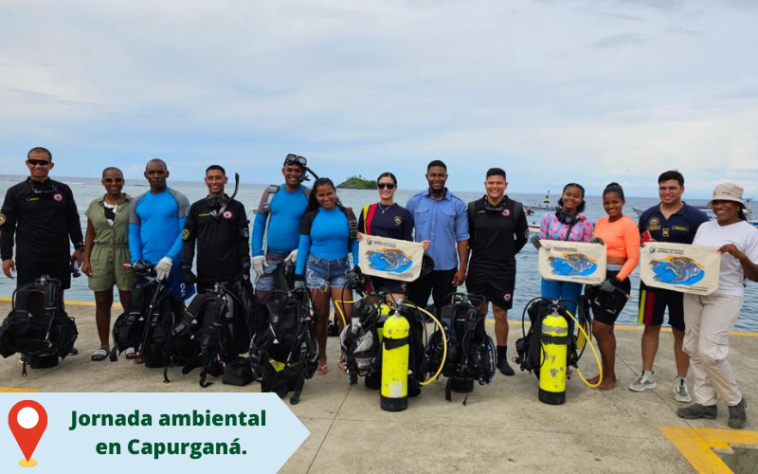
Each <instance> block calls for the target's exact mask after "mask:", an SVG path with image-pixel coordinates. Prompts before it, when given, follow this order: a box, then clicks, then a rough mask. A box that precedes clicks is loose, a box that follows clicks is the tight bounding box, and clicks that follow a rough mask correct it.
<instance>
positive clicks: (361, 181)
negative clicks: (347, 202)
mask: <svg viewBox="0 0 758 474" xmlns="http://www.w3.org/2000/svg"><path fill="white" fill-rule="evenodd" d="M337 188H339V189H376V180H373V179H365V178H364V177H363V176H361V175H358V176H351V177H349V178H347V179H346V180H345V181H343V182H342V183H340V184H338V185H337Z"/></svg>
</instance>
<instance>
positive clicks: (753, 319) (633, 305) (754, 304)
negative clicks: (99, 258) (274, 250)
mask: <svg viewBox="0 0 758 474" xmlns="http://www.w3.org/2000/svg"><path fill="white" fill-rule="evenodd" d="M23 179H25V178H24V177H21V176H0V192H2V195H3V196H4V195H5V191H6V190H7V189H8V188H9V187H11V186H13V185H14V184H16V183H18V182H20V181H22V180H23ZM53 179H57V180H59V181H62V182H64V183H66V184H68V185H69V186H70V187H71V189H72V190H73V192H74V198H75V199H76V203H77V206H78V208H79V216H80V219H81V224H82V231H84V230H86V224H87V218H86V217H85V216H84V211H85V210H86V209H87V207H88V206H89V203H90V202H91V201H92V200H93V199H96V198H100V197H102V195H103V194H104V193H105V190H104V188H103V186H102V184H100V180H99V179H91V178H58V177H54V178H53ZM231 181H233V179H232V178H230V183H229V184H228V185H227V193H228V194H231V193H232V192H233V190H234V184H233V183H232V182H231ZM306 184H307V183H306ZM169 186H170V187H172V188H175V189H176V190H178V191H180V192H182V193H184V194H185V195H186V196H187V197H188V198H189V200H190V202H195V201H197V200H199V199H202V198H203V197H205V196H206V195H207V193H208V190H207V188H206V186H205V184H204V183H202V182H181V181H171V180H169ZM266 187H267V185H262V184H249V183H246V182H244V181H243V182H242V183H241V184H240V189H239V192H238V194H237V198H236V199H237V200H238V201H240V202H242V203H243V204H244V205H245V208H246V209H248V211H249V212H248V217H249V218H250V219H251V220H252V219H253V213H252V210H253V209H254V208H257V206H258V203H259V201H260V198H261V195H262V194H263V191H264V190H265V189H266ZM448 187H449V188H450V189H451V190H452V191H453V193H454V194H455V195H456V196H458V197H459V198H461V199H462V200H463V201H465V202H469V201H473V200H475V199H479V198H481V197H482V196H483V194H484V190H482V191H457V190H456V188H455V179H454V178H451V179H450V180H449V181H448ZM124 191H126V192H127V193H129V194H130V195H131V196H133V197H136V196H138V195H140V194H142V193H144V192H146V191H148V185H147V182H146V181H145V180H142V179H140V180H129V181H127V183H126V185H125V186H124ZM416 192H418V191H413V190H405V189H402V188H399V189H398V191H397V193H396V194H395V201H396V202H398V203H399V204H400V205H402V206H404V205H405V203H406V202H407V201H408V198H410V197H411V196H413V195H414V194H415V193H416ZM338 195H339V197H340V200H341V201H342V203H343V204H344V205H345V206H350V207H353V209H354V210H355V211H356V214H357V213H358V212H359V210H360V209H361V208H362V207H363V206H365V205H366V204H371V203H374V202H376V201H377V200H378V195H377V192H376V191H375V190H355V189H340V190H338ZM509 196H510V197H511V198H513V199H516V200H518V201H521V202H523V203H524V204H525V205H527V206H528V205H529V204H534V203H541V202H542V200H543V199H544V197H545V196H544V194H509ZM558 197H559V196H558V195H557V194H556V193H554V194H553V195H551V200H552V202H553V204H554V203H555V202H556V201H557V200H558ZM586 200H587V208H586V210H585V214H586V215H587V217H588V218H589V219H590V220H591V221H593V222H594V221H595V220H596V219H598V218H599V217H602V216H604V215H605V212H604V211H603V205H602V198H601V197H599V196H587V197H586ZM657 203H658V199H655V198H633V197H628V198H627V202H626V207H625V208H624V213H625V214H627V215H629V216H630V217H632V218H633V219H634V220H635V221H636V220H637V216H636V215H635V213H634V211H633V208H637V209H647V208H648V207H650V206H653V205H655V204H657ZM689 203H690V204H693V205H702V204H704V201H702V200H700V201H691V202H689ZM545 212H546V211H543V210H540V211H536V212H535V214H533V215H531V216H528V220H529V223H530V224H539V221H540V219H541V218H542V216H543V215H544V213H545ZM251 230H252V229H251ZM516 261H517V276H516V290H515V294H514V303H513V309H512V310H511V311H509V312H508V318H509V319H514V320H520V319H521V316H522V311H523V309H524V306H525V305H526V303H527V302H528V301H529V300H530V299H532V298H534V297H536V296H539V293H540V276H539V273H538V271H537V251H536V250H535V249H534V247H532V246H531V245H530V244H527V245H526V247H524V249H523V250H522V251H521V253H519V254H518V255H517V257H516ZM631 280H632V298H631V299H630V300H629V303H627V305H626V307H625V308H624V311H623V312H622V313H621V315H620V316H619V318H618V324H637V313H638V308H637V304H638V299H637V297H638V295H639V291H638V288H639V273H638V271H636V270H635V272H634V273H633V274H632V276H631ZM14 288H15V282H14V281H13V280H9V279H7V278H6V277H5V276H4V275H0V296H11V295H12V294H13V290H14ZM461 289H463V287H461ZM65 298H66V299H67V300H84V301H93V300H94V296H93V293H92V291H90V290H89V288H88V287H87V277H86V276H84V275H82V276H81V277H80V278H75V279H72V281H71V289H70V290H67V291H66V295H65ZM756 310H758V284H756V283H753V282H748V285H747V289H746V291H745V303H744V305H743V307H742V313H741V315H740V319H739V321H738V322H737V329H738V330H743V331H758V315H756ZM490 316H491V315H490ZM93 317H94V311H93Z"/></svg>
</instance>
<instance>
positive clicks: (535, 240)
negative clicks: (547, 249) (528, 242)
mask: <svg viewBox="0 0 758 474" xmlns="http://www.w3.org/2000/svg"><path fill="white" fill-rule="evenodd" d="M532 245H534V248H536V249H537V250H539V249H540V247H542V239H540V236H539V235H535V236H534V237H532Z"/></svg>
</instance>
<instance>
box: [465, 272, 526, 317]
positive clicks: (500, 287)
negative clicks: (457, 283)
mask: <svg viewBox="0 0 758 474" xmlns="http://www.w3.org/2000/svg"><path fill="white" fill-rule="evenodd" d="M515 288H516V272H515V270H514V271H513V272H503V271H502V270H501V271H499V272H498V271H494V272H493V271H492V270H486V269H483V268H479V267H474V268H470V269H469V272H468V275H467V276H466V291H468V292H469V293H472V294H475V295H479V296H483V297H484V298H486V299H487V301H488V302H491V303H492V304H493V305H495V306H497V307H498V308H502V309H504V310H506V311H507V310H509V309H511V308H512V307H513V290H514V289H515Z"/></svg>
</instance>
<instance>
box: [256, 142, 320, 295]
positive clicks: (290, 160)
mask: <svg viewBox="0 0 758 474" xmlns="http://www.w3.org/2000/svg"><path fill="white" fill-rule="evenodd" d="M307 166H308V162H307V160H306V159H305V158H304V157H302V156H299V155H295V154H289V155H287V157H286V158H285V159H284V165H283V166H282V176H284V184H283V185H271V186H269V187H268V189H266V191H264V192H263V196H261V201H260V203H259V204H258V211H257V213H256V214H255V224H254V226H253V237H252V247H253V270H255V274H256V275H257V276H258V282H257V283H256V289H255V290H256V291H255V292H256V295H257V296H258V298H259V299H260V298H263V297H264V296H265V295H266V294H267V293H268V292H270V291H272V290H274V276H273V273H274V271H275V270H276V269H277V267H278V266H279V265H281V264H282V263H283V262H285V261H291V262H293V263H294V262H295V261H296V259H297V246H298V243H299V242H300V221H302V219H303V215H304V214H305V210H306V209H307V208H308V197H309V196H310V193H311V190H310V188H307V187H306V186H304V185H303V179H304V178H305V173H306V167H307ZM264 241H265V243H264Z"/></svg>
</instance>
